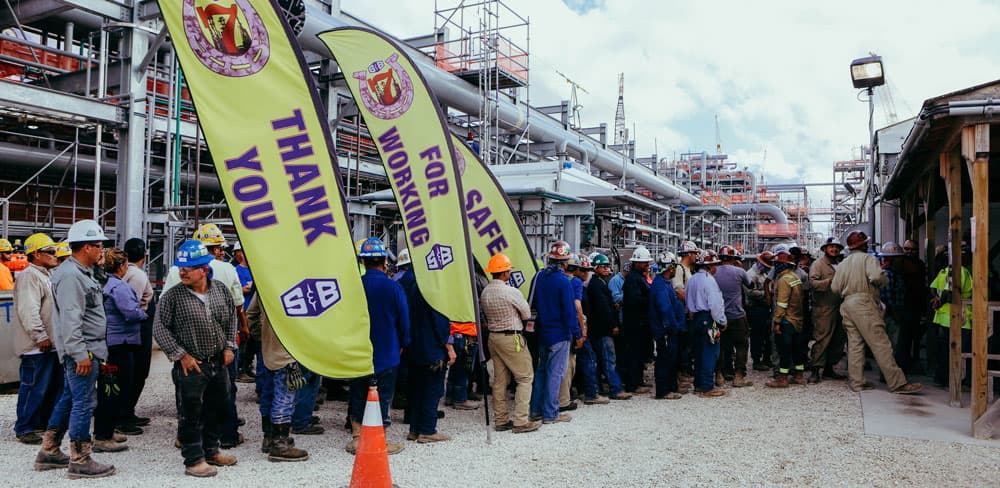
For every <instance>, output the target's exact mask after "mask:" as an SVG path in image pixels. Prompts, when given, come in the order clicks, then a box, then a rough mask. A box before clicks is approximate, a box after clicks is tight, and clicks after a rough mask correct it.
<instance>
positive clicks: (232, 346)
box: [153, 280, 236, 361]
mask: <svg viewBox="0 0 1000 488" xmlns="http://www.w3.org/2000/svg"><path fill="white" fill-rule="evenodd" d="M235 313H236V312H235V309H234V308H233V298H232V296H231V295H230V294H229V290H227V289H226V287H225V285H223V284H222V283H221V282H219V281H216V280H209V281H208V292H207V293H206V294H205V301H204V302H202V301H201V299H200V298H198V296H197V295H195V294H194V292H193V291H191V289H190V288H188V287H186V286H183V285H181V286H175V287H173V288H171V289H169V290H167V291H166V292H165V293H164V294H163V296H161V297H160V302H159V303H158V304H157V305H156V318H154V319H153V336H154V337H155V338H156V342H157V344H159V345H160V348H161V349H163V352H164V353H165V354H166V355H167V357H168V358H170V360H171V361H178V360H180V358H182V357H184V354H185V353H186V354H190V355H192V356H194V357H195V358H196V359H199V360H201V361H205V360H208V359H211V358H212V357H213V356H215V355H216V354H219V353H221V352H222V350H223V349H229V350H231V351H235V350H236V315H235Z"/></svg>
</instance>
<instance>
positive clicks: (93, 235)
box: [66, 220, 108, 243]
mask: <svg viewBox="0 0 1000 488" xmlns="http://www.w3.org/2000/svg"><path fill="white" fill-rule="evenodd" d="M106 240H108V238H107V237H106V236H105V235H104V229H101V226H100V225H98V223H97V222H94V221H93V220H81V221H79V222H77V223H75V224H73V225H72V226H71V227H70V228H69V234H67V235H66V242H69V243H73V242H99V241H106Z"/></svg>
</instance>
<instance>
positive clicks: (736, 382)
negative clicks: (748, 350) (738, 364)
mask: <svg viewBox="0 0 1000 488" xmlns="http://www.w3.org/2000/svg"><path fill="white" fill-rule="evenodd" d="M747 386H753V381H750V380H748V379H747V377H746V375H744V374H743V373H736V376H734V377H733V388H745V387H747Z"/></svg>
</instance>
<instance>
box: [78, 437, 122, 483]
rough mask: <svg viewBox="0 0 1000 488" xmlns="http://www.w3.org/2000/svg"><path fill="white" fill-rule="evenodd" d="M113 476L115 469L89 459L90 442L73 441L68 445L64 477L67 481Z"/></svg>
mask: <svg viewBox="0 0 1000 488" xmlns="http://www.w3.org/2000/svg"><path fill="white" fill-rule="evenodd" d="M113 474H115V467H114V466H112V465H110V464H101V463H99V462H97V461H94V460H93V459H92V458H91V457H90V442H88V441H74V440H71V441H70V443H69V471H67V472H66V477H67V478H69V479H74V480H75V479H79V478H103V477H105V476H111V475H113Z"/></svg>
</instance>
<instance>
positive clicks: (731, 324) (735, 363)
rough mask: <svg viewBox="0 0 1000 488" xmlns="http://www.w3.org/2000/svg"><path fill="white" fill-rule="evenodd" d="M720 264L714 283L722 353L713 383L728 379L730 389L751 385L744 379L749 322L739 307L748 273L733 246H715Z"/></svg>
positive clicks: (748, 342) (748, 283) (751, 384)
mask: <svg viewBox="0 0 1000 488" xmlns="http://www.w3.org/2000/svg"><path fill="white" fill-rule="evenodd" d="M719 258H720V259H721V260H722V265H721V266H719V268H718V269H717V270H716V272H715V275H714V277H715V282H716V283H718V284H719V289H720V290H722V298H723V299H724V300H725V303H726V323H727V324H728V326H727V327H726V330H725V331H724V332H723V333H722V343H721V346H722V353H721V354H720V357H719V363H718V365H717V367H716V370H715V384H716V386H724V385H725V383H726V381H730V382H732V383H731V384H732V385H733V387H734V388H743V387H747V386H753V382H752V381H750V380H747V353H748V352H749V348H750V321H749V320H747V313H746V310H745V309H744V308H743V302H744V296H743V295H744V294H743V289H744V288H745V287H748V286H750V285H751V282H750V275H748V274H747V272H746V271H745V270H744V269H743V258H742V256H740V255H739V253H738V252H736V248H735V247H733V246H728V245H727V246H722V247H720V248H719Z"/></svg>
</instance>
